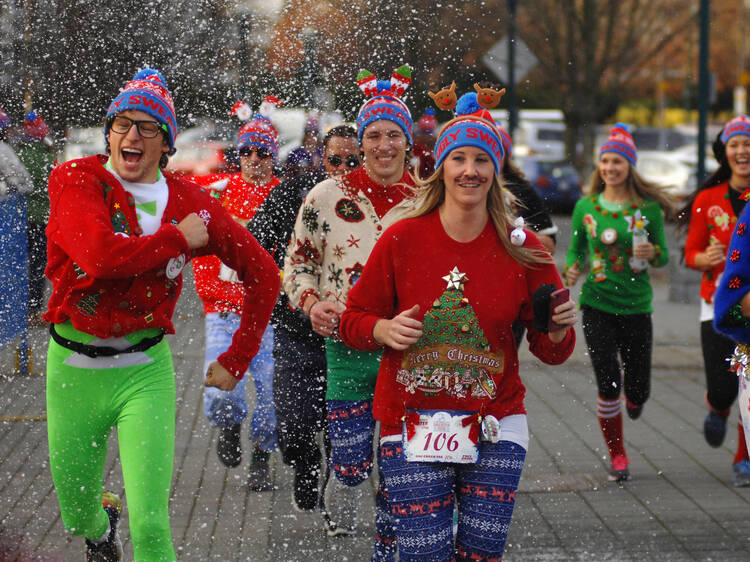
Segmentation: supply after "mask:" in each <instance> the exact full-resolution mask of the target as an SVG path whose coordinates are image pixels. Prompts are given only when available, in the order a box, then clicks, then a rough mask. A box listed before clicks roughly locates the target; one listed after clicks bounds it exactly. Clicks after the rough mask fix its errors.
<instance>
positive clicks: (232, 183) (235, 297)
mask: <svg viewBox="0 0 750 562" xmlns="http://www.w3.org/2000/svg"><path fill="white" fill-rule="evenodd" d="M207 179H210V180H211V181H210V182H209V183H206V181H205V180H202V181H201V180H200V179H199V180H198V182H199V183H200V184H201V185H205V186H206V187H209V188H211V190H212V191H211V194H212V195H213V196H214V197H216V198H217V199H218V200H219V201H220V202H221V204H222V206H223V207H224V208H225V209H226V210H227V211H228V212H229V214H230V215H231V216H232V218H234V220H236V221H237V222H239V223H240V224H241V225H242V226H245V227H246V226H247V223H248V221H249V220H250V219H251V218H253V216H254V215H255V212H256V211H257V210H258V209H259V208H260V206H261V205H262V204H263V201H265V200H266V197H268V194H269V193H271V190H272V189H273V188H274V187H275V186H277V185H279V183H280V182H279V179H278V178H277V177H275V176H272V177H271V181H269V182H268V183H267V184H265V185H253V184H250V183H247V182H246V181H245V180H244V179H242V174H241V173H237V174H232V175H231V176H225V177H224V178H218V181H217V176H216V175H213V176H207ZM193 272H194V273H195V291H196V292H197V293H198V296H199V297H200V299H201V302H203V311H204V312H205V313H206V314H208V313H209V312H226V311H229V312H234V313H236V314H239V313H240V311H241V310H242V303H243V301H244V299H245V289H244V287H243V285H242V283H241V282H240V280H239V279H238V278H237V275H236V272H235V271H234V270H233V269H230V268H228V267H226V266H224V267H222V263H221V260H220V259H219V258H217V257H216V256H204V257H201V258H196V259H194V260H193Z"/></svg>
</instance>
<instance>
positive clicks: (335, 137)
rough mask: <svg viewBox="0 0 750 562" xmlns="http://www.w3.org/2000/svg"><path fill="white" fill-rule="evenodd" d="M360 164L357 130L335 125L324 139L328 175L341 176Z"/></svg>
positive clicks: (324, 159) (325, 164) (324, 160)
mask: <svg viewBox="0 0 750 562" xmlns="http://www.w3.org/2000/svg"><path fill="white" fill-rule="evenodd" d="M359 166H360V158H359V145H358V144H357V131H355V130H354V127H351V126H350V125H339V126H337V127H333V128H332V129H331V130H330V131H328V133H327V134H326V136H325V139H324V140H323V167H324V168H325V171H326V175H327V176H328V177H329V178H332V177H334V176H340V175H341V174H345V173H346V172H351V171H352V170H354V169H355V168H359ZM320 181H322V179H321V180H320ZM299 203H300V205H301V204H302V201H301V200H300V202H299ZM297 209H299V205H297ZM292 226H294V225H292Z"/></svg>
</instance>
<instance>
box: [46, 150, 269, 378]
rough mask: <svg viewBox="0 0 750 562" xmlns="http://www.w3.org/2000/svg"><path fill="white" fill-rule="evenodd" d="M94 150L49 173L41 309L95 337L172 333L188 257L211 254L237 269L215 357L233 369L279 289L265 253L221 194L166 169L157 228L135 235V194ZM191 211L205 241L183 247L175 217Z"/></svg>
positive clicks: (244, 363)
mask: <svg viewBox="0 0 750 562" xmlns="http://www.w3.org/2000/svg"><path fill="white" fill-rule="evenodd" d="M106 162H107V157H106V156H103V155H99V156H92V157H89V158H83V159H80V160H73V161H70V162H66V163H65V164H62V165H60V166H58V167H56V168H55V169H54V170H53V171H52V174H51V175H50V179H49V196H50V219H49V223H48V225H47V256H48V263H47V270H46V274H47V277H49V279H50V280H51V281H52V297H51V298H50V301H49V304H48V311H47V312H46V314H45V315H44V318H45V319H46V320H48V321H49V322H52V323H54V324H60V323H63V322H66V321H68V320H70V321H71V322H72V324H73V326H74V327H75V328H76V329H78V330H81V331H83V332H86V333H88V334H91V335H94V336H97V337H100V338H109V337H121V336H125V335H127V334H130V333H133V332H136V331H138V330H142V329H144V328H159V329H161V330H163V331H164V332H166V333H169V334H172V333H174V326H173V325H172V314H173V313H174V307H175V305H176V303H177V299H178V297H179V295H180V291H181V289H182V269H183V267H184V266H185V264H186V262H187V261H189V260H190V259H191V257H194V256H199V255H206V254H215V255H217V256H219V257H220V259H221V260H222V261H224V262H225V263H227V264H229V265H231V267H233V268H234V269H235V270H237V272H238V275H239V277H240V279H242V280H243V285H244V287H245V291H246V293H247V295H249V296H247V297H246V298H245V300H244V302H243V314H242V322H241V324H240V328H239V329H238V330H237V332H236V333H235V335H234V338H233V339H232V345H231V346H230V347H229V349H228V350H227V351H226V352H224V353H223V354H222V355H221V356H220V357H219V362H220V363H221V365H222V366H224V367H225V368H226V369H227V370H228V371H229V372H231V373H232V374H233V375H234V376H235V377H238V378H241V377H242V376H243V374H244V373H245V371H246V370H247V368H248V366H249V364H250V361H251V360H252V358H253V357H254V356H255V354H256V353H257V351H258V348H259V347H260V340H261V337H262V336H263V331H264V330H265V327H266V325H267V324H268V319H269V318H270V316H271V311H272V309H273V306H274V303H275V302H276V297H277V295H278V290H279V274H278V269H277V268H276V265H275V264H274V262H273V259H272V258H271V256H269V255H268V253H267V252H266V251H265V250H264V249H263V248H262V247H261V246H260V245H259V244H258V242H257V241H256V240H255V238H253V237H252V235H250V233H249V232H248V231H247V230H246V229H245V228H244V227H243V226H242V225H240V224H238V223H237V222H236V221H234V220H233V219H232V217H230V216H229V214H228V213H227V212H226V211H225V210H224V208H223V207H222V206H221V204H220V203H219V202H218V201H217V200H216V199H214V198H212V197H210V196H209V195H208V194H206V193H203V192H202V191H201V190H200V188H199V187H198V186H196V185H194V184H192V183H190V182H187V181H184V180H181V179H178V178H176V177H174V176H172V175H170V174H165V177H166V180H167V186H168V189H169V200H168V203H167V207H166V209H165V210H164V216H163V218H162V225H161V227H160V228H159V230H157V231H156V233H154V234H152V235H148V236H142V235H141V234H142V233H141V230H140V227H139V226H138V217H137V216H136V212H135V202H134V200H133V197H132V196H131V195H130V194H129V193H128V192H127V191H125V189H124V188H123V187H122V185H121V184H120V183H119V182H118V181H117V179H116V178H115V177H114V176H113V175H112V174H110V173H109V172H108V171H107V170H106V169H105V168H104V164H106ZM190 213H196V214H197V215H198V216H200V217H201V218H202V219H203V220H204V222H205V223H206V226H207V228H208V236H209V242H208V244H207V245H206V246H205V247H203V248H200V249H199V250H194V251H192V252H191V251H190V250H189V249H188V245H187V241H186V240H185V237H184V236H183V235H182V233H181V232H180V231H179V229H178V228H177V226H176V225H177V224H178V223H179V222H180V221H182V219H184V218H185V217H186V216H187V215H188V214H190Z"/></svg>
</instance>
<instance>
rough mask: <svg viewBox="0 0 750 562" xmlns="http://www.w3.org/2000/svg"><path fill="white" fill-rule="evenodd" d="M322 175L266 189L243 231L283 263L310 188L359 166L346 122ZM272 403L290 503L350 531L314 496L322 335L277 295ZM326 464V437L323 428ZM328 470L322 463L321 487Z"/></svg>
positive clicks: (334, 132)
mask: <svg viewBox="0 0 750 562" xmlns="http://www.w3.org/2000/svg"><path fill="white" fill-rule="evenodd" d="M323 149H324V156H325V159H324V163H325V170H326V173H325V174H323V173H321V172H311V173H307V174H304V175H301V176H297V177H294V178H292V179H290V180H287V181H285V182H283V183H282V184H281V185H279V186H278V187H276V188H274V189H273V191H271V194H270V195H269V196H268V198H267V199H266V200H265V201H264V203H263V205H261V207H260V209H258V212H257V213H256V214H255V216H254V217H253V218H252V219H251V220H250V223H249V224H248V229H249V230H250V232H251V233H253V235H254V236H255V237H256V238H257V239H258V242H260V244H261V246H263V247H264V248H265V249H266V250H268V251H269V252H271V254H272V255H273V256H274V258H275V260H276V263H277V264H278V266H279V267H280V268H281V267H283V266H284V257H285V256H286V249H287V242H288V241H289V236H290V235H291V233H292V230H293V228H294V221H295V218H296V216H297V211H298V210H299V208H300V205H302V200H303V198H304V197H305V195H307V192H308V191H310V189H311V188H312V187H313V186H314V185H316V184H318V183H320V182H321V181H323V180H324V179H325V178H326V176H327V177H335V176H339V175H341V174H344V173H346V172H349V171H351V170H353V169H355V168H358V167H359V166H360V159H359V146H358V145H357V132H356V131H355V130H354V128H353V127H351V126H349V125H339V126H337V127H333V128H332V129H331V130H330V131H328V133H327V134H326V136H325V139H324V141H323ZM271 323H272V324H273V325H274V381H273V393H274V405H275V408H276V420H277V423H278V437H279V448H280V449H281V454H282V458H283V460H284V462H285V463H286V464H289V465H291V466H292V467H293V468H294V491H293V494H292V505H293V506H294V507H295V509H297V510H299V511H310V510H313V509H315V508H316V507H317V506H320V509H321V511H322V514H323V519H324V524H325V528H326V532H327V533H328V535H329V536H334V535H338V534H342V533H347V532H348V531H349V529H348V528H347V526H346V525H343V524H341V522H336V521H334V520H333V519H332V518H331V517H330V516H329V514H328V510H327V509H326V507H325V505H324V503H323V496H322V495H320V494H319V476H320V460H321V456H322V455H321V452H320V447H319V446H318V443H317V441H316V436H317V434H318V433H319V432H320V431H321V430H322V429H326V428H325V419H326V407H325V393H326V376H325V375H326V358H325V345H324V343H323V338H322V337H321V336H320V335H318V334H316V333H315V332H313V331H312V328H311V326H310V321H309V319H308V318H307V317H306V316H305V315H304V314H302V313H301V312H300V311H299V310H295V309H293V308H291V307H290V306H289V299H287V297H286V295H285V294H284V293H282V294H281V297H280V298H279V301H278V303H277V304H276V308H274V312H273V316H272V317H271ZM324 442H325V448H326V451H325V458H326V465H327V464H328V460H329V458H330V439H329V437H328V432H327V431H326V432H325V437H324ZM329 474H330V469H328V467H326V472H325V476H324V479H323V486H325V483H326V482H327V481H328V477H329Z"/></svg>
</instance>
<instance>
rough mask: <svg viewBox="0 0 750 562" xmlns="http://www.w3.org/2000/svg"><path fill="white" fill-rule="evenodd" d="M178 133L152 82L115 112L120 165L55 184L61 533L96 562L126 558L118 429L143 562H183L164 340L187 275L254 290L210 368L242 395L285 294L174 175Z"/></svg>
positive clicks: (103, 165)
mask: <svg viewBox="0 0 750 562" xmlns="http://www.w3.org/2000/svg"><path fill="white" fill-rule="evenodd" d="M176 134H177V119H176V116H175V111H174V103H173V102H172V96H171V94H170V92H169V90H168V89H167V86H166V83H165V80H164V78H163V76H162V75H161V74H160V73H159V72H157V71H155V70H153V69H144V70H141V71H139V72H138V73H137V74H136V75H135V77H134V79H133V80H132V81H130V82H128V83H127V84H126V85H125V87H124V88H123V89H122V90H121V91H120V93H119V94H118V95H117V96H116V97H115V99H114V100H113V101H112V103H111V104H110V106H109V109H108V111H107V118H106V121H105V125H104V137H105V139H106V144H107V153H108V154H109V156H105V155H98V156H91V157H89V158H82V159H78V160H72V161H70V162H66V163H65V164H62V165H60V166H58V167H56V168H55V169H54V170H53V171H52V174H51V175H50V179H49V194H50V219H49V224H48V226H47V241H48V242H47V243H48V248H47V254H48V265H47V270H46V273H47V276H48V277H49V279H50V280H51V281H52V296H51V298H50V300H49V303H48V310H47V312H46V313H45V315H44V319H45V320H46V321H48V322H50V323H51V326H50V332H51V335H52V340H51V341H50V344H49V352H48V355H47V391H46V396H47V432H48V438H49V455H50V469H51V472H52V480H53V482H54V485H55V491H56V492H57V498H58V500H59V502H60V512H61V515H62V520H63V523H64V524H65V526H66V528H67V529H68V530H69V531H70V532H71V533H73V534H75V535H79V536H83V537H86V549H87V550H86V555H87V560H98V561H102V560H104V561H112V560H120V559H121V558H122V546H121V544H120V541H119V540H118V538H117V523H118V521H119V518H120V513H121V509H122V502H121V501H120V499H119V498H118V497H117V495H115V494H114V493H112V492H104V494H103V495H102V473H103V470H104V464H105V461H106V456H107V440H108V438H109V434H110V431H111V430H112V427H114V426H117V434H118V444H119V453H120V461H121V463H122V475H123V480H124V484H125V492H126V494H127V500H128V511H129V515H130V536H131V538H132V545H133V554H134V559H135V560H175V559H176V556H175V550H174V546H173V544H172V537H171V532H170V525H169V493H170V488H171V484H172V468H173V464H174V445H175V376H174V367H173V365H172V355H171V352H170V349H169V344H168V342H167V340H166V339H164V338H163V336H164V334H165V333H167V334H170V333H174V326H173V324H172V320H171V317H172V314H173V312H174V308H175V305H176V304H177V299H178V298H179V296H180V291H181V289H182V270H183V268H184V267H185V264H186V263H187V262H188V261H189V260H190V259H191V257H193V256H200V255H209V254H210V255H216V256H218V257H219V259H221V261H222V262H223V263H226V264H227V265H228V266H229V267H232V268H233V269H234V270H235V271H236V272H237V277H238V278H239V279H241V280H242V286H243V288H244V294H245V297H244V299H243V301H242V305H241V310H240V312H241V318H242V320H241V322H240V326H239V328H238V329H237V331H236V332H235V334H234V338H233V341H232V344H231V345H230V346H228V349H226V350H225V351H224V352H223V353H222V354H221V355H220V356H219V357H218V359H217V360H216V361H214V362H213V363H211V364H210V365H209V367H208V371H209V376H208V377H207V379H206V385H208V386H216V387H218V388H221V389H222V390H231V389H233V388H234V387H235V385H236V384H237V381H238V379H240V378H242V376H243V374H244V373H245V371H246V370H247V368H248V365H249V364H250V361H251V360H252V358H253V357H254V356H255V354H256V353H257V351H258V349H259V347H260V340H261V334H262V333H263V329H264V328H265V326H266V324H267V323H268V319H269V317H270V315H271V311H272V309H273V305H274V303H275V302H276V297H277V295H278V290H279V276H278V269H277V268H276V265H275V264H274V263H273V260H272V259H271V257H270V256H269V255H268V253H267V252H266V251H265V250H263V248H261V247H260V246H259V245H258V243H257V242H256V241H255V239H254V238H253V237H252V236H251V235H250V234H249V233H248V232H247V230H246V229H245V228H243V227H242V226H241V225H239V224H238V223H237V222H236V221H234V220H233V219H232V217H231V216H230V215H229V213H228V212H227V211H226V210H225V209H224V208H223V207H222V206H221V205H220V204H219V202H218V201H216V200H215V199H213V198H212V197H210V196H208V195H206V194H204V193H202V192H201V191H200V189H199V188H198V187H197V186H195V185H193V184H191V183H190V182H187V181H184V180H181V179H178V178H176V177H174V176H172V175H170V174H166V173H164V172H162V170H163V169H164V168H165V167H166V166H167V163H168V160H169V156H170V155H171V154H174V151H175V150H174V142H175V137H176Z"/></svg>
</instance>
